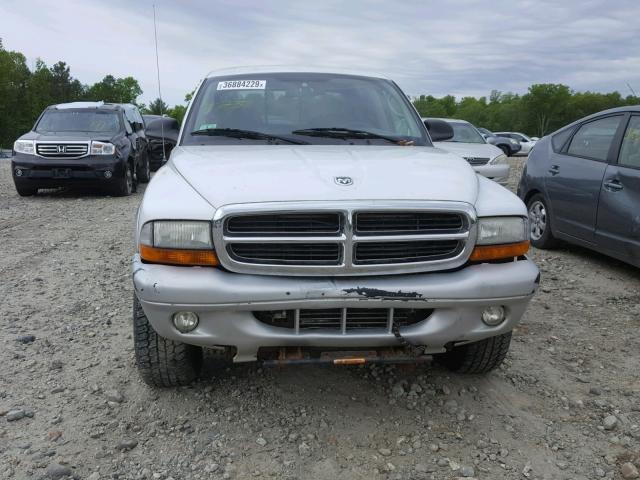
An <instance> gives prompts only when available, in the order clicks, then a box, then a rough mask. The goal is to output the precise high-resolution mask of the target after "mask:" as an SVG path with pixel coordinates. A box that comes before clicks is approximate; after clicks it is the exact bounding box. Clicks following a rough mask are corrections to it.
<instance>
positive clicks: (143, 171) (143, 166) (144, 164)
mask: <svg viewBox="0 0 640 480" xmlns="http://www.w3.org/2000/svg"><path fill="white" fill-rule="evenodd" d="M142 156H143V158H142V160H141V162H140V164H139V165H138V169H137V171H136V173H137V178H138V181H139V182H141V183H147V182H148V181H149V180H151V164H150V163H149V154H148V153H146V152H145V153H144V154H143V155H142Z"/></svg>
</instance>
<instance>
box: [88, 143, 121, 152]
mask: <svg viewBox="0 0 640 480" xmlns="http://www.w3.org/2000/svg"><path fill="white" fill-rule="evenodd" d="M115 152H116V147H115V145H113V144H112V143H109V142H98V141H97V140H94V141H92V142H91V155H113V154H114V153H115Z"/></svg>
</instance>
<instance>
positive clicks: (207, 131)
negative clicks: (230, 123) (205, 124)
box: [191, 128, 308, 145]
mask: <svg viewBox="0 0 640 480" xmlns="http://www.w3.org/2000/svg"><path fill="white" fill-rule="evenodd" d="M191 135H208V136H210V137H230V138H249V139H251V140H281V141H283V142H288V143H294V144H296V145H308V142H303V141H300V140H293V139H291V138H287V137H281V136H279V135H272V134H270V133H264V132H257V131H255V130H242V129H239V128H203V129H200V130H194V131H193V132H191Z"/></svg>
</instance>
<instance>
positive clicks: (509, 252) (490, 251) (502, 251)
mask: <svg viewBox="0 0 640 480" xmlns="http://www.w3.org/2000/svg"><path fill="white" fill-rule="evenodd" d="M528 251H529V242H520V243H508V244H506V245H479V246H477V247H476V248H474V249H473V252H471V257H469V260H471V261H472V262H480V261H485V260H503V259H505V258H513V257H519V256H520V255H524V254H525V253H527V252H528Z"/></svg>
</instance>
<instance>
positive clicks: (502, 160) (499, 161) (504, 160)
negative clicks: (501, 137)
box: [489, 153, 509, 165]
mask: <svg viewBox="0 0 640 480" xmlns="http://www.w3.org/2000/svg"><path fill="white" fill-rule="evenodd" d="M505 163H509V162H508V161H507V156H506V155H505V154H504V153H501V154H500V155H498V156H497V157H496V158H494V159H493V160H491V161H489V164H490V165H502V164H505Z"/></svg>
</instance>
